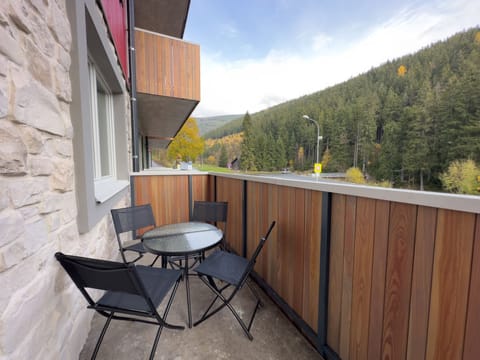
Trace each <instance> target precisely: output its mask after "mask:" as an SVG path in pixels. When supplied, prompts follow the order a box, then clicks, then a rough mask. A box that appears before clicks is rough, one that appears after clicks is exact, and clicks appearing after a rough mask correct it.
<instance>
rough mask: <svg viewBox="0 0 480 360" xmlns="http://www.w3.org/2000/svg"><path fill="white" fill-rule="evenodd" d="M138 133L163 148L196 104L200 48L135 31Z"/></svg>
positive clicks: (163, 36)
mask: <svg viewBox="0 0 480 360" xmlns="http://www.w3.org/2000/svg"><path fill="white" fill-rule="evenodd" d="M135 47H136V52H135V53H136V65H137V73H136V74H137V79H136V84H137V106H138V119H139V129H140V132H141V133H142V134H143V135H145V136H148V137H149V138H151V139H156V141H158V142H159V143H160V144H159V146H161V147H164V146H166V145H167V144H168V143H169V142H170V138H171V137H173V136H175V134H176V133H177V131H178V130H179V129H180V127H181V126H182V124H183V123H184V122H185V120H186V119H187V118H188V117H189V116H190V114H191V113H192V111H193V109H194V108H195V107H196V106H197V104H198V102H199V101H200V48H199V46H198V45H195V44H191V43H188V42H185V41H182V40H180V39H177V38H172V37H169V36H165V35H161V34H158V33H152V32H150V31H147V30H142V29H138V28H137V29H135Z"/></svg>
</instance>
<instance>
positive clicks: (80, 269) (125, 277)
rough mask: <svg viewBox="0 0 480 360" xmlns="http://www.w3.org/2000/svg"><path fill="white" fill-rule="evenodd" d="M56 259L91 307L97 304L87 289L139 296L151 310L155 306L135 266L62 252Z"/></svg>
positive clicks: (56, 255)
mask: <svg viewBox="0 0 480 360" xmlns="http://www.w3.org/2000/svg"><path fill="white" fill-rule="evenodd" d="M55 258H56V259H57V260H58V261H59V262H60V264H61V265H62V266H63V268H64V269H65V271H66V272H67V273H68V275H69V276H70V278H71V279H72V280H73V282H74V283H75V285H76V286H77V287H78V289H79V290H80V292H81V293H82V294H83V295H84V296H85V298H86V299H87V301H88V303H89V304H90V305H91V306H93V305H94V304H95V301H94V300H93V299H92V297H91V296H90V294H89V293H88V291H87V289H99V290H106V291H117V292H125V293H129V294H134V295H138V296H141V297H142V298H144V300H145V301H146V303H147V304H149V306H150V308H151V307H152V306H153V303H152V302H151V299H150V298H149V296H148V295H147V292H146V291H145V288H144V286H143V283H142V282H141V280H140V278H139V276H138V273H137V270H136V267H135V265H133V264H125V263H120V262H113V261H107V260H99V259H92V258H85V257H80V256H73V255H65V254H63V253H61V252H57V253H56V254H55Z"/></svg>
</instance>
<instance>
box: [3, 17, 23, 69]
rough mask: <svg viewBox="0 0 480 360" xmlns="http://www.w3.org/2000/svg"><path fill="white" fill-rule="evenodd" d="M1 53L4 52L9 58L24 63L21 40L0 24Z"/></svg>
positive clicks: (19, 63) (17, 62) (16, 62)
mask: <svg viewBox="0 0 480 360" xmlns="http://www.w3.org/2000/svg"><path fill="white" fill-rule="evenodd" d="M0 39H2V41H0V53H2V54H4V55H5V56H6V57H7V58H8V59H9V60H11V61H13V62H14V63H15V64H18V65H22V64H23V63H24V56H23V51H22V48H21V42H20V40H19V39H18V38H15V37H14V36H13V34H12V33H11V32H10V31H9V30H8V29H7V28H4V27H3V26H0Z"/></svg>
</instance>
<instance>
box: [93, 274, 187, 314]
mask: <svg viewBox="0 0 480 360" xmlns="http://www.w3.org/2000/svg"><path fill="white" fill-rule="evenodd" d="M136 270H137V272H138V275H139V276H140V278H141V279H142V283H143V286H144V288H145V291H146V293H147V294H148V296H149V297H150V299H151V300H152V303H153V305H154V306H155V308H157V307H158V306H159V305H160V303H161V302H162V300H163V299H164V298H165V296H166V295H167V294H168V292H169V291H170V288H171V284H174V283H175V282H176V281H178V279H179V278H180V276H181V272H179V271H177V270H170V269H162V268H151V267H149V266H136ZM93 308H95V309H96V308H98V309H100V308H102V309H103V308H119V309H126V310H127V309H128V310H129V311H132V312H139V313H144V314H152V311H151V308H150V306H149V305H148V304H147V302H146V301H145V298H143V297H142V296H139V295H135V294H128V293H123V292H113V291H110V292H106V293H105V295H103V296H102V297H101V298H100V299H99V300H98V301H97V302H96V304H95V306H94V307H93Z"/></svg>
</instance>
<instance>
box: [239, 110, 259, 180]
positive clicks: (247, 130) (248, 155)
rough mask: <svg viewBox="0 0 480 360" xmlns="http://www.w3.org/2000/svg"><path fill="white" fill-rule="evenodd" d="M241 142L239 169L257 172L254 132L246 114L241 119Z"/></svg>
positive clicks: (248, 115) (249, 118) (250, 120)
mask: <svg viewBox="0 0 480 360" xmlns="http://www.w3.org/2000/svg"><path fill="white" fill-rule="evenodd" d="M242 128H243V142H242V145H241V148H240V149H241V157H240V168H241V169H242V170H244V171H247V170H257V168H256V166H255V149H254V141H255V139H254V132H253V125H252V119H251V117H250V114H249V113H248V112H247V113H246V114H245V116H244V117H243V123H242Z"/></svg>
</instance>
